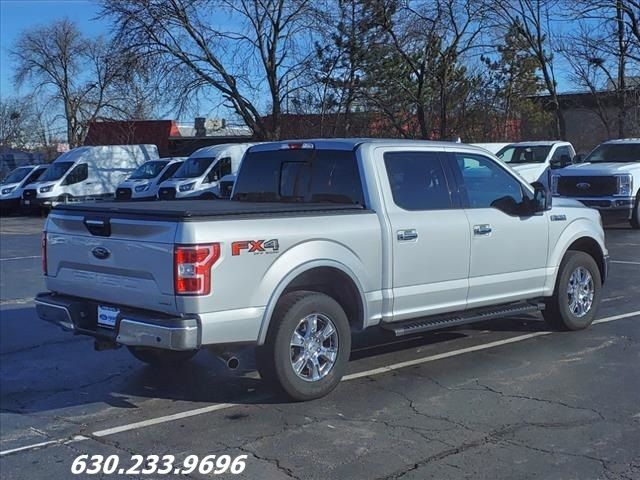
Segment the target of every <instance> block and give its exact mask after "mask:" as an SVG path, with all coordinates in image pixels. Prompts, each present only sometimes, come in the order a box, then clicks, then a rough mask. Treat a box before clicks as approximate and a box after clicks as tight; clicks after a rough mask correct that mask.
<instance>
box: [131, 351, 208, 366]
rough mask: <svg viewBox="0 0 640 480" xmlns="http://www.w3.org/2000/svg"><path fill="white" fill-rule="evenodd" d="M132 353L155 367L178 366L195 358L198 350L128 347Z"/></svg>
mask: <svg viewBox="0 0 640 480" xmlns="http://www.w3.org/2000/svg"><path fill="white" fill-rule="evenodd" d="M127 348H128V349H129V351H130V352H131V355H133V356H134V357H136V358H137V359H138V360H140V361H141V362H143V363H146V364H148V365H151V366H153V367H177V366H178V365H181V364H183V363H185V362H187V361H189V360H191V359H192V358H193V356H194V355H195V354H196V353H198V350H165V349H162V348H152V347H127Z"/></svg>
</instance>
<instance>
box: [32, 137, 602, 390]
mask: <svg viewBox="0 0 640 480" xmlns="http://www.w3.org/2000/svg"><path fill="white" fill-rule="evenodd" d="M551 198H552V197H551V196H550V195H548V190H547V189H545V188H544V187H543V186H542V185H541V184H539V183H537V184H534V185H533V186H532V185H529V184H527V183H526V182H524V181H523V180H522V178H521V177H519V176H518V175H516V174H515V173H514V172H512V171H511V170H510V169H509V168H507V167H506V166H505V165H504V164H503V163H502V162H500V161H498V160H497V159H496V158H494V157H493V156H492V155H491V154H489V153H487V152H486V151H484V150H482V149H479V148H475V147H472V146H469V145H463V144H453V143H444V142H443V143H440V142H421V141H402V140H366V139H365V140H362V139H353V140H328V139H327V140H309V141H294V142H275V143H266V144H261V145H256V146H254V147H252V148H251V149H249V151H248V152H247V154H246V156H245V158H244V160H243V163H242V166H241V168H240V171H239V173H238V178H237V181H236V185H235V187H234V191H233V197H232V199H231V200H227V201H217V202H208V201H175V202H163V203H160V202H158V203H151V204H149V205H148V206H145V208H144V209H142V208H140V207H139V206H138V205H137V204H134V203H128V202H124V203H102V204H95V205H63V206H60V207H58V208H56V209H54V211H53V212H52V214H50V215H49V218H48V220H47V223H46V232H45V234H44V241H43V245H44V259H45V260H44V268H45V280H46V285H47V288H48V289H49V290H50V292H47V293H42V294H40V295H38V297H37V299H36V305H37V307H36V308H37V312H38V315H39V316H40V318H42V319H44V320H46V321H50V322H53V323H55V324H57V325H59V326H62V327H63V328H67V329H69V330H73V331H75V333H79V334H84V335H89V336H92V337H95V338H96V341H97V342H98V343H97V346H98V349H103V348H110V347H116V346H117V345H118V344H120V345H126V346H128V347H129V350H130V351H131V352H132V353H133V355H134V356H135V357H137V358H138V359H140V360H142V361H143V362H147V363H151V364H156V365H167V364H171V363H179V362H183V361H185V360H187V359H189V358H191V357H192V356H193V355H194V354H195V353H196V352H197V351H198V350H199V349H201V348H203V347H210V348H213V349H216V350H218V351H220V352H225V351H232V350H233V348H234V345H238V344H253V345H256V347H257V352H256V353H257V360H256V364H257V367H258V370H259V372H260V374H261V375H262V377H263V378H265V379H268V380H269V381H271V382H272V383H273V385H275V387H276V388H277V389H278V390H280V391H283V392H285V393H286V394H287V395H288V396H290V397H291V398H294V399H296V400H308V399H312V398H316V397H320V396H322V395H325V394H327V393H328V392H329V391H331V390H332V389H333V388H334V387H335V386H336V385H337V384H338V382H339V381H340V378H341V377H342V375H343V374H344V372H345V369H346V366H347V362H348V359H349V355H350V349H351V332H352V331H353V332H355V331H361V330H364V329H366V328H373V327H376V328H383V329H386V330H388V331H390V332H393V334H395V335H397V336H401V335H407V334H414V333H418V332H425V331H430V330H435V329H439V328H445V327H452V326H457V325H461V324H465V323H470V322H475V321H479V320H487V319H490V318H494V317H500V316H510V315H519V314H522V313H525V312H527V313H529V312H537V311H539V310H542V314H543V315H544V318H545V319H546V320H547V322H549V323H550V324H551V325H552V326H553V327H556V328H561V329H567V330H578V329H582V328H586V327H587V326H589V325H590V324H591V322H592V321H593V319H594V316H595V314H596V310H597V307H598V304H599V303H600V299H601V292H602V291H601V285H602V283H603V281H604V280H605V278H606V276H607V263H608V262H607V260H608V254H607V249H606V247H605V243H604V231H603V229H602V226H601V223H600V216H599V214H598V212H597V211H595V210H593V209H591V208H585V207H584V205H582V204H581V203H579V202H576V201H572V200H562V199H558V201H557V202H556V204H555V205H553V206H552V205H551ZM523 252H526V254H523ZM224 356H225V357H226V355H224ZM79 368H81V367H79Z"/></svg>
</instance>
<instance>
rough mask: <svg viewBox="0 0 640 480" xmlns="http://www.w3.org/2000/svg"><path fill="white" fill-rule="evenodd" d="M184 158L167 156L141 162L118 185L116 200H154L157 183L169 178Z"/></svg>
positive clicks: (156, 193) (156, 194)
mask: <svg viewBox="0 0 640 480" xmlns="http://www.w3.org/2000/svg"><path fill="white" fill-rule="evenodd" d="M186 159H187V157H169V158H161V159H159V160H149V161H148V162H145V163H143V164H142V165H140V166H139V167H138V168H137V169H136V171H135V172H133V173H132V174H131V176H130V177H129V178H127V179H126V180H125V181H124V182H122V183H121V184H120V185H118V188H117V190H116V200H155V199H156V198H157V196H158V187H159V185H160V184H161V183H162V182H164V181H165V180H167V179H169V178H171V177H172V176H173V174H174V173H176V170H178V168H180V165H182V163H183V162H184V161H185V160H186Z"/></svg>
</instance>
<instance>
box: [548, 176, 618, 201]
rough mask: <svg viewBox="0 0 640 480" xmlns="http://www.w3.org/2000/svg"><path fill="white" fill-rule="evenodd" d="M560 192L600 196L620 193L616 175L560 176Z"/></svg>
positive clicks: (581, 195) (578, 195) (582, 195)
mask: <svg viewBox="0 0 640 480" xmlns="http://www.w3.org/2000/svg"><path fill="white" fill-rule="evenodd" d="M558 193H559V194H560V195H568V196H572V197H598V196H606V195H614V194H616V193H618V179H617V178H616V177H560V178H559V179H558Z"/></svg>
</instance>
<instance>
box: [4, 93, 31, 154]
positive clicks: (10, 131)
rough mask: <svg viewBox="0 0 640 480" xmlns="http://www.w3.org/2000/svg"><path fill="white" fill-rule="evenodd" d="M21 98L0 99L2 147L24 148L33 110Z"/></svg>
mask: <svg viewBox="0 0 640 480" xmlns="http://www.w3.org/2000/svg"><path fill="white" fill-rule="evenodd" d="M30 107H31V106H30V105H29V103H28V102H26V101H25V100H24V99H21V98H15V97H14V98H3V99H0V145H1V146H5V147H14V148H19V147H22V146H24V144H25V143H26V140H25V130H26V129H27V128H28V125H29V123H30V118H31V117H32V109H31V108H30Z"/></svg>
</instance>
